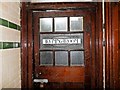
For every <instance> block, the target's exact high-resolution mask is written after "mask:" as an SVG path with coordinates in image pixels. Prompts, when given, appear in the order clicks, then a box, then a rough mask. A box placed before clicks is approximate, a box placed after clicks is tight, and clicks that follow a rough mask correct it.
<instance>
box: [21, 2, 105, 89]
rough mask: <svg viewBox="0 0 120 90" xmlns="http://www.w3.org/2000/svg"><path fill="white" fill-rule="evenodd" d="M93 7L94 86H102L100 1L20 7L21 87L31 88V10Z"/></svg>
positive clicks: (35, 4)
mask: <svg viewBox="0 0 120 90" xmlns="http://www.w3.org/2000/svg"><path fill="white" fill-rule="evenodd" d="M73 6H74V7H76V8H79V7H82V8H83V9H84V8H94V9H95V12H96V32H95V42H96V43H95V45H96V47H95V49H96V52H95V55H96V57H95V78H94V81H95V82H94V83H95V85H93V86H94V88H103V44H102V41H103V31H102V3H101V2H99V3H97V2H96V3H44V4H43V3H42V4H41V3H34V4H33V3H27V2H26V3H25V2H22V7H21V20H22V21H21V25H22V31H21V59H22V61H21V67H22V68H21V72H22V77H21V78H22V82H21V87H22V88H32V82H33V81H32V78H33V76H32V73H33V72H32V70H33V66H32V63H33V61H32V60H33V53H32V50H33V41H32V37H33V36H32V12H33V11H34V10H39V9H41V10H44V9H46V8H49V9H65V8H66V7H69V8H70V7H73Z"/></svg>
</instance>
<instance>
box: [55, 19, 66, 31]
mask: <svg viewBox="0 0 120 90" xmlns="http://www.w3.org/2000/svg"><path fill="white" fill-rule="evenodd" d="M54 19H55V32H66V31H67V17H56V18H54Z"/></svg>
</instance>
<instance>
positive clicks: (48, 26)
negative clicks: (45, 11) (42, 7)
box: [40, 18, 53, 32]
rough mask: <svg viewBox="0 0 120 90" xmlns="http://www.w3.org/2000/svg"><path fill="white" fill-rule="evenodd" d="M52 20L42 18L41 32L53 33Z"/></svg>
mask: <svg viewBox="0 0 120 90" xmlns="http://www.w3.org/2000/svg"><path fill="white" fill-rule="evenodd" d="M52 22H53V19H52V18H40V32H52Z"/></svg>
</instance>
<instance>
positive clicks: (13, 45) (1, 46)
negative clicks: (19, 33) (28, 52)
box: [0, 42, 20, 49]
mask: <svg viewBox="0 0 120 90" xmlns="http://www.w3.org/2000/svg"><path fill="white" fill-rule="evenodd" d="M19 47H20V43H19V42H0V49H10V48H19Z"/></svg>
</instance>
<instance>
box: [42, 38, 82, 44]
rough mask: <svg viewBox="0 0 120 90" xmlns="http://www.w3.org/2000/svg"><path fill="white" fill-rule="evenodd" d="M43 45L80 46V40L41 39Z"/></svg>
mask: <svg viewBox="0 0 120 90" xmlns="http://www.w3.org/2000/svg"><path fill="white" fill-rule="evenodd" d="M43 44H46V45H47V44H81V39H78V38H75V39H43Z"/></svg>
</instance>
